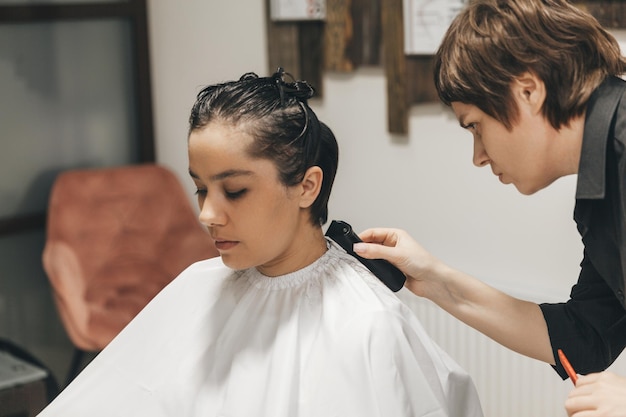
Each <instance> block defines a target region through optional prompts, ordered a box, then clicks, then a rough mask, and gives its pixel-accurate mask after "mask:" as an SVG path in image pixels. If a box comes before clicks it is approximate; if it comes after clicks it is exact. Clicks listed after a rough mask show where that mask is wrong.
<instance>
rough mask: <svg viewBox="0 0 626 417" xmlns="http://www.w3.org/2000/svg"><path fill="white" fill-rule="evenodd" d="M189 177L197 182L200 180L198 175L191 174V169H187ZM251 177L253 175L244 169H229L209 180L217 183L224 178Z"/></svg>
mask: <svg viewBox="0 0 626 417" xmlns="http://www.w3.org/2000/svg"><path fill="white" fill-rule="evenodd" d="M189 175H190V176H191V178H195V179H197V180H199V179H200V177H199V176H198V174H196V173H195V172H193V171H192V170H191V168H189ZM252 175H254V172H253V171H249V170H246V169H229V170H226V171H223V172H220V173H218V174H215V175H213V176H211V178H210V179H211V180H212V181H219V180H223V179H225V178H230V177H239V176H252Z"/></svg>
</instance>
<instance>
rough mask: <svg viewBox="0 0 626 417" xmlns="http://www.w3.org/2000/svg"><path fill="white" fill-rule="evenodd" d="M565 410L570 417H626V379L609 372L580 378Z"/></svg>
mask: <svg viewBox="0 0 626 417" xmlns="http://www.w3.org/2000/svg"><path fill="white" fill-rule="evenodd" d="M565 409H566V410H567V415H568V416H570V417H626V378H624V377H621V376H618V375H615V374H614V373H612V372H608V371H605V372H600V373H594V374H589V375H584V376H579V377H578V381H577V382H576V387H575V388H574V389H573V390H572V391H571V392H570V394H569V396H568V397H567V400H566V401H565Z"/></svg>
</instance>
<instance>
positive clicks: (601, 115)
mask: <svg viewBox="0 0 626 417" xmlns="http://www.w3.org/2000/svg"><path fill="white" fill-rule="evenodd" d="M624 87H625V83H624V81H622V80H621V79H619V78H617V77H608V78H607V79H606V80H605V81H604V82H603V83H602V84H601V85H600V86H599V87H598V88H597V89H596V90H595V91H594V92H593V93H592V95H591V97H590V98H589V101H588V103H587V114H586V118H585V130H584V134H583V144H582V150H581V154H580V163H579V166H578V182H577V184H576V198H577V199H598V198H604V193H605V189H604V187H605V172H606V170H605V167H606V147H607V142H608V140H609V133H610V132H609V130H610V128H611V125H612V119H613V115H614V114H615V109H616V107H617V104H618V102H619V100H620V98H621V96H622V94H623V90H624Z"/></svg>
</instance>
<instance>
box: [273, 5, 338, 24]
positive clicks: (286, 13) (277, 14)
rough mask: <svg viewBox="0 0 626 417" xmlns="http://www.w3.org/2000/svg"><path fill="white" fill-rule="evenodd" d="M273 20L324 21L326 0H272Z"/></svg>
mask: <svg viewBox="0 0 626 417" xmlns="http://www.w3.org/2000/svg"><path fill="white" fill-rule="evenodd" d="M270 16H271V18H272V20H324V19H325V18H326V0H271V2H270Z"/></svg>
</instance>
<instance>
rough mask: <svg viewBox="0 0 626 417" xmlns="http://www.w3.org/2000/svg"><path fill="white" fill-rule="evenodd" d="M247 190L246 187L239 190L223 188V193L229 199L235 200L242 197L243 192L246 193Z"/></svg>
mask: <svg viewBox="0 0 626 417" xmlns="http://www.w3.org/2000/svg"><path fill="white" fill-rule="evenodd" d="M247 192H248V189H247V188H242V189H240V190H237V191H229V190H224V194H225V195H226V197H227V198H228V199H229V200H236V199H238V198H240V197H243V196H244V194H246V193H247Z"/></svg>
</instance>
